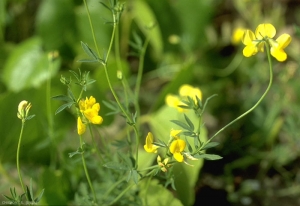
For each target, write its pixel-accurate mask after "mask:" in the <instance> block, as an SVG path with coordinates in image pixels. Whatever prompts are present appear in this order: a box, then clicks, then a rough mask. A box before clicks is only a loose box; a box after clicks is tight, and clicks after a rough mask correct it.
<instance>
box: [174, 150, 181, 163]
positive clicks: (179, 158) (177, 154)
mask: <svg viewBox="0 0 300 206" xmlns="http://www.w3.org/2000/svg"><path fill="white" fill-rule="evenodd" d="M173 157H174V158H175V160H177V162H183V155H182V154H180V153H179V152H176V153H174V154H173Z"/></svg>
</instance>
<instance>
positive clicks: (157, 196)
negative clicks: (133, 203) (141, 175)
mask: <svg viewBox="0 0 300 206" xmlns="http://www.w3.org/2000/svg"><path fill="white" fill-rule="evenodd" d="M148 182H149V181H140V185H141V188H148V189H144V190H141V191H140V193H139V196H140V198H141V199H142V201H143V204H142V205H153V206H154V205H155V206H156V205H160V206H164V205H172V206H182V205H183V204H182V203H181V202H180V201H179V200H178V199H177V198H176V197H174V195H173V194H172V192H171V191H170V190H168V189H167V188H165V187H164V186H162V185H160V184H159V183H158V180H151V181H150V183H148ZM147 183H148V184H149V185H147Z"/></svg>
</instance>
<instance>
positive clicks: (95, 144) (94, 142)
mask: <svg viewBox="0 0 300 206" xmlns="http://www.w3.org/2000/svg"><path fill="white" fill-rule="evenodd" d="M88 125H89V130H90V134H91V137H92V142H93V145H94V149H95V150H96V153H97V155H98V157H99V158H100V160H101V161H102V163H104V162H105V160H104V159H103V157H102V155H101V154H100V152H99V150H98V147H97V143H96V141H95V138H94V134H93V131H92V127H91V124H88Z"/></svg>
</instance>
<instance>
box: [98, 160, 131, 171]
mask: <svg viewBox="0 0 300 206" xmlns="http://www.w3.org/2000/svg"><path fill="white" fill-rule="evenodd" d="M103 167H106V168H109V169H113V170H123V171H126V170H128V166H127V165H123V164H121V163H119V162H107V163H105V164H104V165H103Z"/></svg>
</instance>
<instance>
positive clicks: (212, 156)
mask: <svg viewBox="0 0 300 206" xmlns="http://www.w3.org/2000/svg"><path fill="white" fill-rule="evenodd" d="M194 157H195V158H203V159H206V160H219V159H222V158H223V157H221V156H219V155H215V154H200V155H199V154H198V155H195V156H194Z"/></svg>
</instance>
